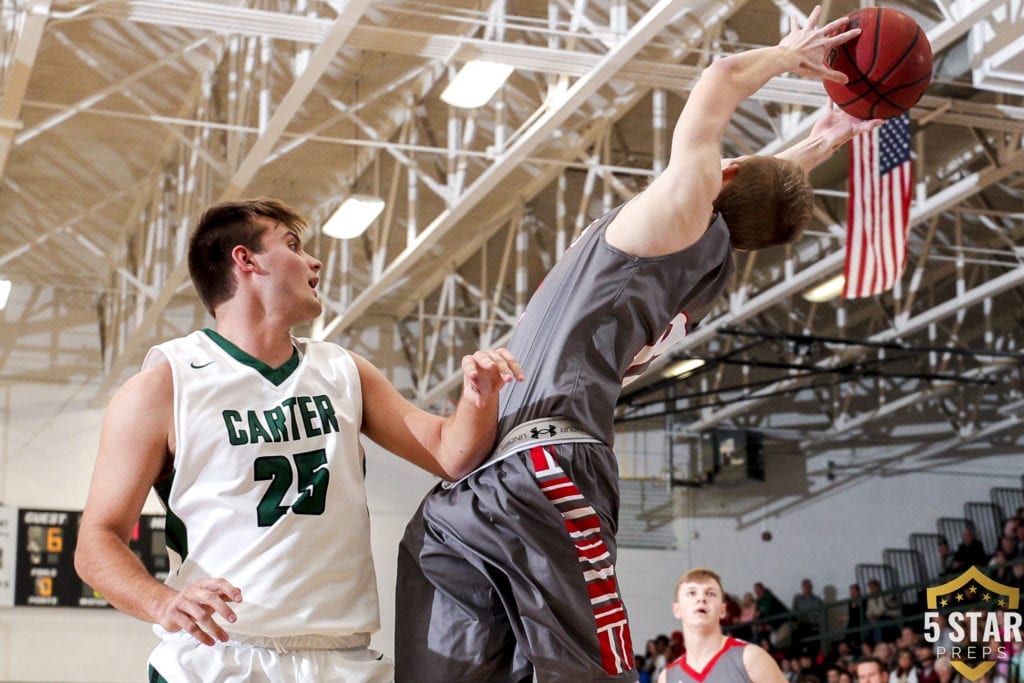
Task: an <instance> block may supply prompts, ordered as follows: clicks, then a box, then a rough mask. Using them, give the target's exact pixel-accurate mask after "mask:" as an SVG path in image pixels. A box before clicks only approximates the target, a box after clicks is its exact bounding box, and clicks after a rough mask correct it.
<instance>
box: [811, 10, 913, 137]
mask: <svg viewBox="0 0 1024 683" xmlns="http://www.w3.org/2000/svg"><path fill="white" fill-rule="evenodd" d="M848 19H849V25H848V28H859V29H861V33H860V35H858V36H857V37H856V38H854V39H853V40H850V41H848V42H846V43H843V44H842V45H840V46H838V47H836V48H834V49H832V50H830V51H829V52H828V53H827V54H826V55H825V64H826V65H827V66H829V67H830V68H833V69H835V70H837V71H842V72H843V73H844V74H846V76H847V77H848V78H849V80H848V81H847V82H846V83H836V82H835V81H825V91H826V92H828V94H829V97H831V98H832V101H833V102H835V103H836V104H837V105H839V108H840V109H842V110H843V111H845V112H847V113H849V114H851V115H852V116H856V117H857V118H859V119H889V118H892V117H894V116H899V115H900V114H902V113H903V112H905V111H908V110H909V109H910V108H911V107H913V106H914V105H915V104H917V102H918V100H920V99H921V96H922V95H923V94H924V91H925V89H926V88H927V87H928V84H929V83H931V80H932V46H931V44H930V43H929V42H928V37H927V36H926V35H925V33H924V31H922V30H921V27H920V26H918V25H917V22H916V21H914V20H913V19H912V18H911V17H910V16H908V15H906V14H904V13H903V12H900V11H899V10H896V9H892V8H890V7H867V8H865V9H861V10H857V11H856V12H853V13H852V14H850V15H849V17H848Z"/></svg>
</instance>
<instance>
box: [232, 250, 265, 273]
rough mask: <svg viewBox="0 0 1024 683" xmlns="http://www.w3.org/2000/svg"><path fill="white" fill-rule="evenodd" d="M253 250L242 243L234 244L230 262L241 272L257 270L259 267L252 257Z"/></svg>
mask: <svg viewBox="0 0 1024 683" xmlns="http://www.w3.org/2000/svg"><path fill="white" fill-rule="evenodd" d="M254 254H255V252H254V251H253V250H252V249H250V248H249V247H246V246H244V245H242V244H236V245H235V247H234V249H232V250H231V262H232V263H233V264H234V265H235V266H237V267H238V268H240V269H241V270H242V271H243V272H259V270H260V268H259V266H258V265H257V264H256V260H255V259H254V258H253V255H254Z"/></svg>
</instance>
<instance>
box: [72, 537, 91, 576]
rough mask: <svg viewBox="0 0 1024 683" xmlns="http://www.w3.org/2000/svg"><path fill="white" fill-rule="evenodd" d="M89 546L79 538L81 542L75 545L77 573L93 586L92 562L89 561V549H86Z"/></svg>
mask: <svg viewBox="0 0 1024 683" xmlns="http://www.w3.org/2000/svg"><path fill="white" fill-rule="evenodd" d="M87 547H88V544H87V543H82V542H81V539H79V542H78V543H77V544H76V546H75V557H74V560H75V573H76V574H78V577H79V578H80V579H82V581H84V582H85V583H87V584H89V585H90V586H91V585H92V584H93V581H92V563H91V562H89V558H88V551H87V549H86V548H87Z"/></svg>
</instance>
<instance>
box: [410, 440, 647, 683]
mask: <svg viewBox="0 0 1024 683" xmlns="http://www.w3.org/2000/svg"><path fill="white" fill-rule="evenodd" d="M618 502H619V497H618V464H617V462H616V460H615V456H614V454H613V453H612V450H611V449H610V448H609V447H608V446H606V445H604V444H591V443H570V444H562V445H559V446H543V447H534V448H532V449H530V450H527V451H522V452H519V453H516V454H515V455H512V456H510V457H509V458H506V459H505V460H502V461H500V462H498V463H495V464H494V465H492V466H490V467H487V468H485V469H482V470H480V471H478V472H476V473H475V474H473V475H472V476H471V477H469V478H468V479H466V480H465V481H463V482H462V483H460V484H459V485H457V486H455V487H453V488H450V489H443V488H442V487H441V486H440V485H438V486H437V487H435V488H434V489H433V490H432V491H431V492H430V493H429V494H428V495H427V497H426V498H425V499H424V501H423V503H422V504H421V505H420V508H419V510H418V511H417V512H416V514H415V515H414V517H413V519H412V520H411V521H410V522H409V525H408V526H407V528H406V532H405V537H404V538H403V539H402V542H401V545H400V547H399V555H398V580H397V586H396V609H395V612H396V627H395V665H396V676H397V678H396V680H397V681H398V683H434V682H436V683H452V681H460V683H461V682H469V681H479V682H481V683H484V682H486V683H500V682H502V681H530V680H532V676H533V674H534V673H536V676H537V680H538V681H541V683H548V682H556V681H566V682H569V681H572V682H573V683H579V682H580V681H635V680H637V675H636V672H635V671H634V666H633V646H632V643H631V641H630V634H629V624H628V621H627V618H626V611H625V608H624V607H623V605H622V600H621V599H620V597H619V590H618V582H617V580H616V577H615V530H616V526H617V517H618Z"/></svg>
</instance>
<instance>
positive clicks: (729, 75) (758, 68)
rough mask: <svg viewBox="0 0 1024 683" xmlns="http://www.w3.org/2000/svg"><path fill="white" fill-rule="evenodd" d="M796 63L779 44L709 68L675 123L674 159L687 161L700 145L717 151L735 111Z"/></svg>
mask: <svg viewBox="0 0 1024 683" xmlns="http://www.w3.org/2000/svg"><path fill="white" fill-rule="evenodd" d="M797 63H798V56H797V55H795V54H794V53H793V52H792V51H791V50H788V49H787V48H784V47H781V46H778V45H776V46H774V47H763V48H758V49H755V50H748V51H746V52H740V53H737V54H734V55H729V56H728V57H725V58H723V59H720V60H718V61H717V62H714V63H713V64H711V65H710V66H709V67H707V68H706V69H705V70H704V72H703V73H702V74H701V77H700V80H699V81H698V82H697V85H696V86H695V87H694V89H693V92H691V93H690V97H689V100H688V102H687V105H686V108H684V110H683V115H682V116H680V117H679V119H678V120H677V122H676V126H675V129H674V130H673V134H672V155H671V158H672V159H674V160H684V159H687V158H688V157H689V156H690V152H692V150H693V149H694V147H695V145H696V143H699V142H708V141H712V142H714V144H715V148H716V150H717V146H718V143H719V141H720V140H721V138H722V135H724V133H725V128H726V126H728V125H729V121H730V120H731V119H732V116H733V114H734V113H735V111H736V108H737V107H739V106H740V104H741V103H742V102H743V101H744V100H746V99H747V98H748V97H750V96H751V95H753V94H754V93H755V92H757V91H758V90H759V89H760V88H761V87H762V86H763V85H764V84H765V83H767V82H768V81H769V80H771V79H772V78H774V77H775V76H779V75H781V74H783V73H786V72H787V71H789V70H790V69H791V68H793V67H794V65H795V64H797ZM688 110H689V113H691V114H692V116H691V117H688V116H687V113H688Z"/></svg>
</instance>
